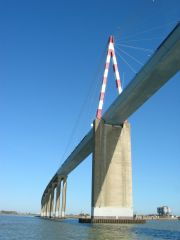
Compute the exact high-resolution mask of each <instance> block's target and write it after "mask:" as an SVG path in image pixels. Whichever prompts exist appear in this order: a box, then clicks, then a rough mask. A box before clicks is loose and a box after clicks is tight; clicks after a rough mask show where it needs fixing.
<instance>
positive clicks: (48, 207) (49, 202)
mask: <svg viewBox="0 0 180 240" xmlns="http://www.w3.org/2000/svg"><path fill="white" fill-rule="evenodd" d="M50 206H51V192H50V189H49V190H48V194H47V217H50V216H51V215H50Z"/></svg>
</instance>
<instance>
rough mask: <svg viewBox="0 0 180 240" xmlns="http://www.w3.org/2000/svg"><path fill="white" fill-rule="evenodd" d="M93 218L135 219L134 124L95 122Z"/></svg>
mask: <svg viewBox="0 0 180 240" xmlns="http://www.w3.org/2000/svg"><path fill="white" fill-rule="evenodd" d="M91 214H92V218H107V219H108V218H116V219H117V218H131V217H133V208H132V167H131V140H130V124H129V123H128V122H127V121H126V122H125V123H124V124H123V125H122V126H115V125H110V124H106V123H104V121H103V120H98V119H96V120H95V121H94V151H93V165H92V212H91Z"/></svg>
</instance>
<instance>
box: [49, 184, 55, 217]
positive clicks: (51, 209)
mask: <svg viewBox="0 0 180 240" xmlns="http://www.w3.org/2000/svg"><path fill="white" fill-rule="evenodd" d="M54 189H55V185H54V184H53V185H52V187H51V193H50V195H51V199H50V217H53V216H54Z"/></svg>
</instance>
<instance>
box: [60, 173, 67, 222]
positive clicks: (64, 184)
mask: <svg viewBox="0 0 180 240" xmlns="http://www.w3.org/2000/svg"><path fill="white" fill-rule="evenodd" d="M66 190H67V177H64V179H63V192H62V208H61V217H62V218H64V217H65V210H66Z"/></svg>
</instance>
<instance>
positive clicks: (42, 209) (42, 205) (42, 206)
mask: <svg viewBox="0 0 180 240" xmlns="http://www.w3.org/2000/svg"><path fill="white" fill-rule="evenodd" d="M43 211H44V200H43V202H42V203H41V217H43V215H44V212H43Z"/></svg>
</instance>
